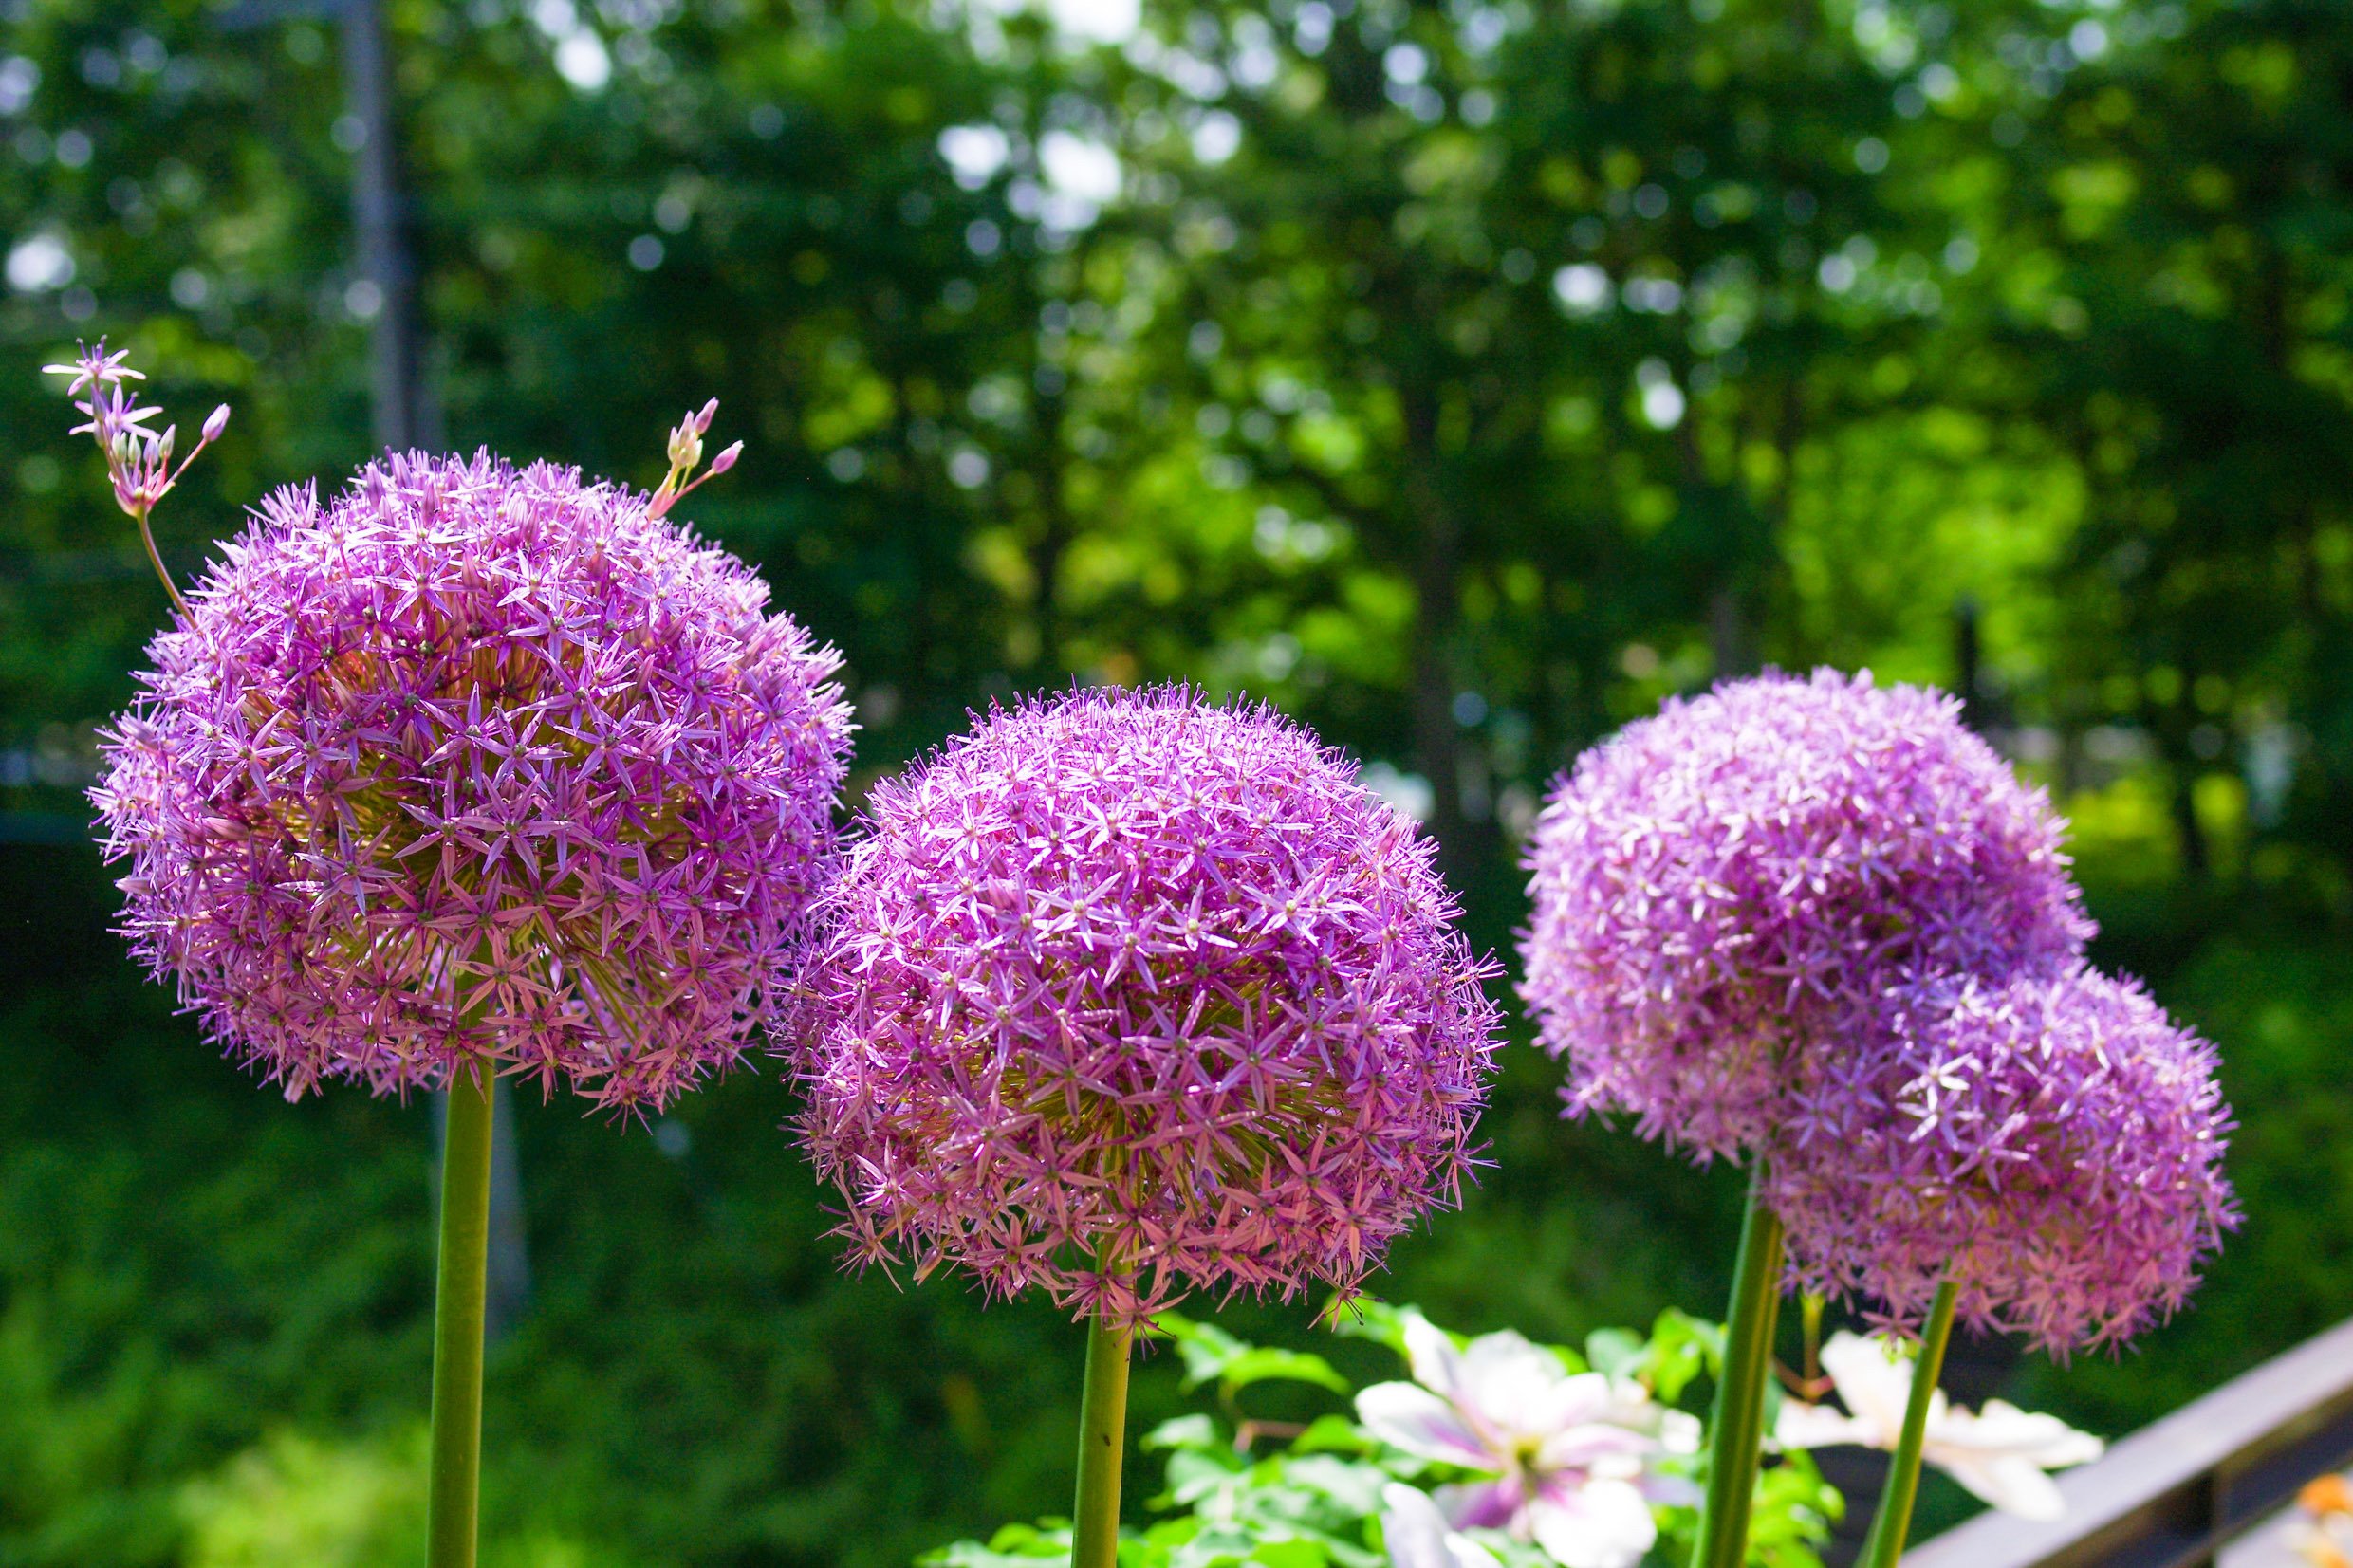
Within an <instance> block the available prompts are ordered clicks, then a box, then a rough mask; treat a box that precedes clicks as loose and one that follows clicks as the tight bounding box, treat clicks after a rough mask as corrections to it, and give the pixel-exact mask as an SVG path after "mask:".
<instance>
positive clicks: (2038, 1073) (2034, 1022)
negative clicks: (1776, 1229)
mask: <svg viewBox="0 0 2353 1568" xmlns="http://www.w3.org/2000/svg"><path fill="white" fill-rule="evenodd" d="M2214 1070H2215V1060H2214V1048H2213V1047H2212V1046H2211V1045H2209V1044H2207V1043H2206V1042H2204V1041H2202V1040H2199V1039H2198V1038H2197V1037H2196V1036H2195V1035H2193V1034H2191V1033H2189V1032H2188V1031H2187V1030H2184V1029H2181V1028H2179V1027H2177V1025H2176V1024H2174V1023H2173V1022H2172V1021H2171V1020H2169V1019H2168V1018H2167V1017H2166V1016H2165V1013H2164V1011H2163V1009H2161V1008H2160V1007H2158V1005H2157V1004H2156V1003H2155V1002H2154V1001H2152V1000H2151V999H2150V997H2149V995H2148V993H2147V992H2145V991H2143V990H2142V989H2141V988H2140V987H2139V986H2137V985H2135V984H2133V983H2132V982H2129V981H2119V980H2111V979H2109V978H2107V977H2106V976H2104V975H2102V974H2100V973H2099V972H2097V971H2096V970H2093V969H2090V968H2080V967H2079V968H2073V969H2070V970H2068V971H2067V972H2066V973H2065V974H2063V975H2060V976H2058V977H2056V978H2051V977H2034V978H2021V979H2013V980H2011V981H2010V982H2008V983H1999V982H1989V981H1985V980H1981V979H1978V978H1976V977H1973V976H1941V977H1936V978H1933V979H1930V980H1928V981H1925V982H1923V983H1922V984H1920V985H1918V986H1916V987H1904V988H1902V989H1900V990H1899V991H1897V992H1896V993H1894V994H1893V995H1891V996H1890V998H1889V999H1888V1000H1887V1003H1886V1005H1885V1008H1884V1016H1883V1019H1882V1024H1881V1032H1880V1033H1879V1035H1878V1037H1877V1038H1876V1039H1875V1040H1874V1041H1873V1042H1872V1043H1871V1044H1870V1046H1869V1047H1868V1048H1867V1049H1864V1050H1862V1051H1859V1052H1856V1053H1854V1054H1852V1055H1851V1056H1849V1057H1847V1058H1845V1059H1843V1061H1842V1062H1841V1063H1840V1065H1839V1068H1838V1070H1837V1072H1836V1073H1835V1074H1834V1075H1833V1076H1832V1078H1831V1079H1830V1081H1827V1082H1825V1084H1824V1085H1823V1087H1822V1088H1821V1090H1820V1091H1819V1092H1817V1093H1814V1094H1812V1095H1809V1096H1807V1097H1806V1103H1805V1104H1804V1105H1803V1106H1802V1107H1801V1108H1800V1110H1799V1112H1798V1114H1797V1116H1795V1117H1794V1118H1793V1119H1792V1121H1791V1122H1790V1124H1789V1127H1788V1132H1787V1136H1786V1138H1785V1139H1784V1141H1783V1143H1782V1144H1781V1145H1780V1146H1779V1147H1777V1148H1776V1149H1775V1150H1774V1152H1773V1153H1772V1154H1771V1156H1770V1157H1769V1160H1768V1161H1767V1165H1766V1175H1765V1186H1764V1188H1763V1190H1762V1191H1761V1192H1760V1197H1761V1198H1762V1200H1763V1201H1764V1202H1765V1203H1767V1204H1768V1205H1769V1207H1770V1208H1772V1210H1773V1211H1774V1212H1775V1213H1776V1214H1778V1215H1779V1216H1780V1217H1781V1220H1782V1223H1783V1225H1784V1226H1785V1227H1786V1228H1787V1243H1788V1272H1789V1276H1790V1279H1791V1281H1792V1282H1793V1283H1794V1285H1795V1287H1796V1288H1798V1289H1800V1290H1804V1291H1808V1292H1814V1293H1818V1294H1822V1295H1829V1296H1840V1297H1846V1298H1851V1299H1857V1300H1859V1301H1861V1302H1862V1304H1863V1305H1864V1306H1865V1307H1866V1308H1867V1309H1868V1310H1870V1311H1871V1312H1872V1313H1873V1314H1874V1315H1875V1316H1877V1317H1878V1318H1879V1319H1881V1321H1882V1322H1884V1323H1886V1324H1888V1325H1890V1326H1894V1327H1897V1328H1900V1329H1907V1330H1908V1329H1911V1328H1915V1327H1917V1326H1918V1324H1919V1322H1920V1321H1921V1319H1922V1318H1923V1317H1924V1315H1925V1314H1926V1312H1927V1309H1928V1306H1929V1303H1930V1301H1931V1300H1932V1299H1933V1298H1934V1296H1935V1295H1936V1287H1937V1285H1938V1283H1939V1282H1942V1281H1944V1280H1946V1279H1951V1280H1953V1281H1954V1282H1955V1284H1956V1286H1957V1287H1958V1288H1957V1292H1956V1301H1957V1310H1958V1313H1959V1316H1960V1317H1961V1318H1962V1319H1963V1320H1964V1321H1967V1322H1970V1323H1972V1324H1974V1325H1976V1326H1978V1327H1980V1328H1985V1329H1996V1330H2003V1331H2015V1332H2018V1333H2022V1334H2026V1335H2028V1336H2030V1337H2032V1338H2033V1339H2034V1340H2035V1341H2036V1342H2037V1343H2039V1344H2041V1345H2042V1346H2044V1347H2045V1348H2046V1349H2048V1350H2050V1351H2052V1352H2054V1353H2057V1354H2061V1355H2065V1354H2066V1352H2068V1351H2070V1350H2075V1349H2080V1348H2084V1347H2089V1346H2099V1345H2105V1344H2113V1343H2118V1342H2121V1341H2122V1340H2124V1339H2128V1338H2130V1337H2133V1336H2134V1335H2136V1334H2138V1333H2139V1332H2140V1330H2141V1329H2143V1328H2145V1327H2146V1326H2148V1325H2149V1324H2150V1323H2152V1322H2155V1321H2158V1320H2159V1319H2163V1318H2164V1317H2166V1316H2168V1315H2170V1314H2171V1313H2172V1312H2173V1311H2174V1309H2175V1308H2177V1307H2178V1306H2179V1305H2180V1304H2181V1302H2182V1301H2183V1300H2184V1299H2185V1298H2186V1297H2187V1296H2188V1294H2189V1292H2190V1289H2191V1287H2192V1286H2193V1285H2195V1284H2196V1282H2197V1277H2198V1272H2199V1269H2200V1267H2201V1266H2202V1265H2203V1264H2204V1261H2205V1260H2206V1258H2207V1257H2208V1256H2209V1255H2211V1254H2212V1253H2213V1252H2214V1250H2215V1249H2216V1248H2217V1247H2219V1246H2220V1245H2221V1240H2222V1232H2223V1231H2224V1230H2226V1229H2229V1228H2231V1227H2233V1226H2234V1225H2235V1224H2236V1223H2237V1215H2236V1211H2235V1209H2234V1208H2233V1201H2232V1196H2231V1189H2230V1185H2229V1183H2228V1182H2227V1181H2226V1180H2225V1179H2224V1177H2223V1173H2222V1155H2223V1149H2224V1145H2225V1143H2226V1141H2227V1139H2228V1136H2229V1134H2230V1132H2231V1128H2232V1121H2231V1113H2230V1107H2229V1106H2227V1105H2225V1104H2224V1103H2223V1099H2222V1091H2221V1089H2220V1087H2219V1086H2218V1085H2217V1084H2216V1082H2215V1080H2214Z"/></svg>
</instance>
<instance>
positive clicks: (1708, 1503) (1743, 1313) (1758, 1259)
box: [1692, 1160, 1781, 1568]
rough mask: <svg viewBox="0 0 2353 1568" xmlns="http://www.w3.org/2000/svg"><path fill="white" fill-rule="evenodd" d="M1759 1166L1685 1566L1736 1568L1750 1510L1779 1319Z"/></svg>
mask: <svg viewBox="0 0 2353 1568" xmlns="http://www.w3.org/2000/svg"><path fill="white" fill-rule="evenodd" d="M1764 1177H1765V1167H1764V1162H1763V1161H1762V1160H1760V1161H1758V1163H1757V1167H1756V1171H1755V1173H1754V1174H1753V1175H1752V1176H1751V1178H1750V1186H1749V1208H1748V1213H1747V1215H1746V1216H1745V1217H1744V1218H1743V1219H1742V1220H1741V1222H1740V1261H1739V1263H1738V1264H1737V1266H1736V1267H1735V1268H1734V1269H1733V1271H1732V1309H1731V1310H1730V1311H1729V1312H1728V1313H1727V1314H1726V1315H1725V1317H1726V1321H1725V1324H1724V1370H1723V1374H1722V1375H1721V1376H1719V1377H1718V1378H1717V1379H1716V1384H1715V1410H1714V1415H1713V1416H1712V1417H1711V1423H1710V1424H1711V1429H1712V1430H1710V1432H1709V1439H1708V1492H1707V1497H1706V1499H1705V1500H1704V1501H1703V1502H1702V1503H1700V1506H1699V1540H1698V1541H1697V1543H1696V1544H1695V1546H1694V1547H1693V1548H1692V1568H1741V1565H1742V1564H1743V1562H1745V1561H1746V1559H1747V1558H1748V1551H1749V1509H1750V1506H1751V1503H1753V1502H1754V1501H1755V1498H1756V1464H1757V1452H1758V1449H1759V1448H1761V1447H1762V1446H1763V1444H1764V1439H1765V1383H1766V1379H1767V1378H1768V1377H1769V1376H1770V1375H1771V1374H1772V1365H1773V1325H1774V1324H1775V1322H1776V1321H1777V1320H1778V1319H1779V1317H1780V1313H1781V1221H1780V1220H1779V1219H1778V1218H1777V1217H1776V1216H1775V1215H1774V1214H1773V1212H1772V1210H1770V1209H1769V1208H1766V1207H1765V1206H1764V1205H1763V1204H1761V1203H1759V1202H1758V1201H1757V1190H1758V1188H1759V1186H1761V1185H1762V1183H1763V1181H1764Z"/></svg>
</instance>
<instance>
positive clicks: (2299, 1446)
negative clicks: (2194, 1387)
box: [1903, 1320, 2353, 1568]
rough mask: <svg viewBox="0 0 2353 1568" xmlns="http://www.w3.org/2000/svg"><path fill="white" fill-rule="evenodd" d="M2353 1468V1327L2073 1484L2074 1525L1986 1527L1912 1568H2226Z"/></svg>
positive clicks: (1992, 1520)
mask: <svg viewBox="0 0 2353 1568" xmlns="http://www.w3.org/2000/svg"><path fill="white" fill-rule="evenodd" d="M2347 1464H2353V1320H2348V1321H2346V1322H2343V1323H2340V1324H2338V1325H2337V1326H2336V1327H2335V1328H2332V1329H2330V1330H2328V1331H2327V1332H2326V1333H2325V1334H2322V1335H2319V1336H2317V1337H2314V1338H2311V1339H2307V1340H2306V1341H2305V1342H2304V1343H2303V1344H2301V1345H2299V1346H2297V1347H2296V1348H2295V1349H2294V1350H2291V1351H2289V1352H2288V1353H2287V1354H2286V1355H2285V1356H2277V1357H2275V1358H2273V1359H2271V1360H2270V1361H2266V1362H2265V1363H2264V1364H2263V1365H2261V1366H2259V1367H2257V1368H2255V1369H2254V1370H2253V1371H2252V1372H2250V1373H2248V1374H2245V1375H2244V1376H2241V1377H2236V1378H2233V1379H2232V1380H2231V1381H2230V1382H2228V1383H2225V1384H2224V1385H2223V1386H2222V1387H2220V1388H2218V1389H2216V1390H2214V1393H2210V1394H2207V1395H2206V1396H2205V1397H2204V1398H2202V1399H2199V1400H2196V1402H2194V1403H2192V1404H2189V1405H2185V1406H2183V1407H2182V1408H2181V1409H2180V1410H2177V1411H2174V1413H2173V1414H2171V1415H2169V1416H2167V1417H2165V1418H2164V1419H2163V1420H2162V1421H2159V1422H2158V1423H2157V1424H2156V1425H2154V1426H2151V1427H2145V1428H2143V1429H2142V1430H2140V1431H2137V1432H2135V1433H2134V1434H2133V1435H2132V1436H2130V1437H2127V1438H2125V1439H2124V1440H2122V1441H2121V1442H2120V1443H2118V1444H2117V1445H2116V1446H2115V1447H2114V1448H2110V1449H2109V1450H2108V1451H2107V1453H2106V1455H2105V1456H2104V1457H2103V1458H2102V1459H2100V1460H2099V1461H2098V1462H2097V1463H2095V1464H2091V1465H2086V1466H2084V1467H2082V1468H2080V1469H2076V1470H2071V1471H2068V1472H2067V1473H2066V1474H2065V1475H2062V1476H2061V1477H2060V1478H2059V1490H2060V1494H2061V1495H2062V1496H2063V1497H2065V1498H2066V1503H2067V1511H2066V1517H2064V1518H2063V1519H2060V1520H2058V1521H2056V1522H2051V1523H2047V1524H2038V1523H2033V1522H2029V1521H2026V1520H2022V1519H2014V1518H2011V1517H2010V1516H2009V1515H2006V1514H1982V1515H1980V1516H1978V1517H1977V1518H1975V1519H1973V1520H1971V1521H1970V1522H1968V1523H1966V1524H1963V1525H1961V1526H1959V1527H1958V1528H1957V1529H1953V1530H1948V1531H1946V1532H1945V1533H1944V1534H1943V1535H1940V1536H1937V1537H1936V1538H1935V1539H1934V1540H1925V1541H1922V1542H1921V1543H1920V1544H1919V1545H1918V1546H1916V1547H1914V1548H1913V1549H1912V1550H1911V1551H1909V1552H1906V1553H1905V1554H1904V1559H1903V1560H1904V1568H2213V1565H2214V1563H2215V1562H2216V1561H2217V1559H2218V1558H2219V1557H2220V1555H2221V1553H2222V1551H2223V1549H2224V1548H2225V1547H2227V1546H2228V1545H2230V1544H2231V1542H2232V1541H2233V1540H2236V1539H2238V1538H2239V1537H2240V1536H2242V1535H2244V1534H2246V1533H2247V1532H2248V1531H2250V1530H2251V1529H2253V1528H2254V1527H2255V1526H2257V1525H2259V1524H2261V1523H2263V1522H2265V1520H2266V1519H2267V1518H2269V1517H2270V1515H2273V1514H2275V1513H2277V1512H2278V1511H2279V1510H2280V1509H2281V1508H2282V1507H2284V1506H2285V1505H2287V1504H2288V1503H2290V1502H2292V1501H2293V1500H2294V1498H2295V1495H2296V1492H2297V1490H2298V1488H2300V1487H2301V1486H2303V1485H2304V1484H2305V1483H2306V1482H2307V1481H2310V1480H2312V1479H2313V1478H2314V1477H2316V1476H2319V1475H2322V1474H2324V1473H2325V1472H2327V1471H2330V1470H2334V1469H2341V1468H2343V1467H2345V1466H2346V1465H2347Z"/></svg>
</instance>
